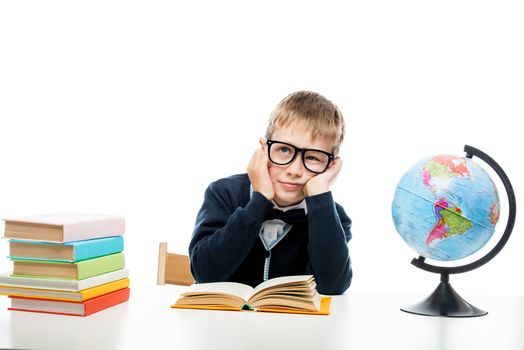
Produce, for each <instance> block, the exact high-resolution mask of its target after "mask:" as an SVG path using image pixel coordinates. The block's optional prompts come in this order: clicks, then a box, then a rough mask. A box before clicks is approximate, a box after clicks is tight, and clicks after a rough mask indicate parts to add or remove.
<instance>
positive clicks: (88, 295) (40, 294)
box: [0, 278, 129, 301]
mask: <svg viewBox="0 0 524 350" xmlns="http://www.w3.org/2000/svg"><path fill="white" fill-rule="evenodd" d="M127 287H129V278H122V279H119V280H116V281H112V282H109V283H104V284H101V285H98V286H94V287H91V288H87V289H84V290H80V291H78V292H71V291H64V290H56V289H41V288H23V287H13V286H0V295H10V296H15V297H24V298H31V299H52V300H65V301H84V300H89V299H93V298H96V297H98V296H100V295H104V294H107V293H111V292H114V291H115V290H119V289H124V288H127Z"/></svg>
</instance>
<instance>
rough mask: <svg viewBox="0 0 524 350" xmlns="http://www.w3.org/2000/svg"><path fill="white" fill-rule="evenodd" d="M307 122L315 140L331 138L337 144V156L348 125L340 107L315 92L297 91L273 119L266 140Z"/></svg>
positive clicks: (281, 103) (277, 108)
mask: <svg viewBox="0 0 524 350" xmlns="http://www.w3.org/2000/svg"><path fill="white" fill-rule="evenodd" d="M296 121H300V122H304V123H305V124H306V125H307V127H309V128H310V129H311V132H312V137H313V138H317V137H327V138H329V139H331V140H332V141H333V153H335V154H337V153H338V150H339V149H340V145H341V144H342V141H343V140H344V133H345V128H346V126H345V123H344V117H343V116H342V113H341V112H340V110H339V109H338V107H337V106H336V105H335V104H333V102H331V101H330V100H328V99H327V98H325V97H324V96H322V95H320V94H318V93H316V92H312V91H297V92H294V93H291V94H289V95H288V96H286V97H285V98H284V99H283V100H282V101H280V103H279V104H278V105H277V106H276V108H275V110H274V111H273V113H271V116H270V118H269V124H268V126H267V130H266V138H268V139H270V138H271V136H272V135H273V133H274V132H275V130H276V129H277V128H282V127H285V126H287V125H289V124H290V123H292V122H296Z"/></svg>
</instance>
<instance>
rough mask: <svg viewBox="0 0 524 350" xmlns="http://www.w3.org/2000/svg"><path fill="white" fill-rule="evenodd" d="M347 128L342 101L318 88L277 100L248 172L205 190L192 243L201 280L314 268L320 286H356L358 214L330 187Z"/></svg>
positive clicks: (256, 279)
mask: <svg viewBox="0 0 524 350" xmlns="http://www.w3.org/2000/svg"><path fill="white" fill-rule="evenodd" d="M344 131H345V125H344V120H343V117H342V114H341V113H340V111H339V110H338V108H337V107H336V106H335V105H334V104H333V103H331V101H329V100H327V99H326V98H325V97H323V96H321V95H319V94H317V93H314V92H308V91H299V92H296V93H293V94H290V95H289V96H287V97H286V98H284V99H283V100H282V101H281V102H280V103H279V104H278V105H277V107H276V109H275V111H274V112H273V114H272V115H271V117H270V120H269V125H268V128H267V131H266V138H261V139H260V140H259V142H260V148H259V149H257V150H256V152H255V153H254V154H253V156H252V158H251V161H250V163H249V165H248V168H247V171H248V173H247V174H241V175H234V176H231V177H228V178H225V179H221V180H218V181H216V182H213V183H211V185H210V186H209V187H208V188H207V190H206V193H205V198H204V203H203V205H202V208H201V209H200V211H199V213H198V216H197V219H196V226H195V230H194V232H193V237H192V239H191V243H190V245H189V256H190V261H191V271H192V273H193V276H194V277H195V279H196V280H197V281H198V282H216V281H234V282H240V283H245V284H248V285H251V286H256V285H258V284H259V283H261V282H263V281H265V280H267V279H270V278H274V277H279V276H288V275H303V274H313V275H314V276H315V279H316V282H317V290H318V291H319V293H322V294H342V293H343V292H344V291H345V290H346V289H347V288H348V287H349V285H350V284H351V278H352V275H353V272H352V269H351V261H350V258H349V254H348V248H347V243H348V242H349V240H350V239H351V232H350V227H351V220H350V219H349V217H348V216H347V215H346V213H345V212H344V209H343V208H342V207H341V206H340V205H338V204H336V203H335V202H334V201H333V197H332V195H331V192H330V191H329V188H330V186H331V184H332V183H333V182H334V181H335V178H336V176H337V175H338V173H339V171H340V169H341V167H342V160H341V159H340V158H339V157H337V156H336V155H337V154H338V150H339V148H340V145H341V143H342V140H343V138H344Z"/></svg>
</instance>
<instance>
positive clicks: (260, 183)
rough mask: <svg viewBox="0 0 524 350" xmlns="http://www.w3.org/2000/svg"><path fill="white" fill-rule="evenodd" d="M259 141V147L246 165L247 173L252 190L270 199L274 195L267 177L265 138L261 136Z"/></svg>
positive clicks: (267, 162) (267, 161)
mask: <svg viewBox="0 0 524 350" xmlns="http://www.w3.org/2000/svg"><path fill="white" fill-rule="evenodd" d="M259 142H260V146H261V147H260V148H259V149H257V150H256V151H255V153H253V156H252V157H251V160H250V161H249V165H248V166H247V174H248V176H249V180H250V181H251V186H253V190H254V191H256V192H258V193H260V194H262V195H263V196H264V197H266V198H267V200H269V201H272V200H273V198H274V197H275V189H274V188H273V183H272V182H271V178H270V177H269V171H268V167H269V165H270V163H269V159H268V157H267V153H266V139H264V138H262V137H261V138H260V140H259Z"/></svg>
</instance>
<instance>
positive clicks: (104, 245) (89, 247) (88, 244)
mask: <svg viewBox="0 0 524 350" xmlns="http://www.w3.org/2000/svg"><path fill="white" fill-rule="evenodd" d="M72 245H73V246H74V257H73V261H75V262H78V261H83V260H87V259H93V258H96V257H99V256H105V255H109V254H115V253H119V252H121V251H123V250H124V239H123V237H122V236H115V237H108V238H97V239H90V240H87V241H77V242H74V243H72Z"/></svg>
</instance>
